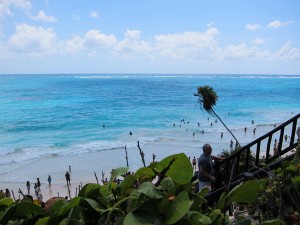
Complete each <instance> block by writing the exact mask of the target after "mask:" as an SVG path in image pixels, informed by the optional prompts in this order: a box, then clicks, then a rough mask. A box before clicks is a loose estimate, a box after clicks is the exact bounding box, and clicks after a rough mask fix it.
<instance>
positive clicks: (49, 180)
mask: <svg viewBox="0 0 300 225" xmlns="http://www.w3.org/2000/svg"><path fill="white" fill-rule="evenodd" d="M51 180H52V179H51V176H50V175H49V176H48V183H49V186H51Z"/></svg>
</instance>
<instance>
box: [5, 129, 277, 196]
mask: <svg viewBox="0 0 300 225" xmlns="http://www.w3.org/2000/svg"><path fill="white" fill-rule="evenodd" d="M256 127H259V125H256ZM266 128H269V129H264V130H261V129H260V128H259V129H257V134H256V136H253V133H252V129H251V128H250V126H249V130H248V133H247V134H245V133H244V131H243V128H240V129H239V130H238V132H237V131H236V132H237V133H235V135H237V137H238V139H239V140H242V141H243V143H246V144H247V143H249V141H252V140H254V139H256V138H258V137H260V136H261V135H262V134H264V133H265V132H267V131H269V130H271V129H272V127H271V126H270V127H266ZM186 132H187V135H183V134H185V133H186ZM174 134H175V135H176V136H174V137H172V138H171V139H170V138H164V137H162V138H161V139H160V140H159V141H155V142H151V143H147V144H145V145H143V146H141V149H142V150H143V151H144V153H145V161H146V165H149V164H150V162H151V161H152V160H153V159H152V155H153V154H155V155H156V159H155V160H157V161H160V160H162V159H163V158H165V157H167V156H169V155H172V154H177V153H182V152H183V153H185V154H186V155H187V156H188V157H190V159H191V160H192V158H193V157H196V158H198V157H199V156H200V154H201V152H202V146H203V144H205V143H210V144H211V145H212V146H213V154H215V155H217V154H219V153H221V152H222V150H224V148H225V149H227V150H229V141H230V139H231V137H230V136H229V135H228V134H227V132H226V133H224V138H222V139H221V138H220V136H219V135H220V134H219V133H216V132H212V133H205V134H201V133H199V134H196V136H195V138H194V137H193V136H192V133H191V132H189V131H182V132H179V133H178V132H175V133H174ZM216 135H218V136H216ZM221 147H223V149H222V148H221ZM127 152H128V160H129V171H136V170H137V169H139V168H140V167H142V166H143V164H142V160H141V158H140V154H139V150H138V148H137V146H136V147H130V148H127ZM69 165H70V166H71V173H70V175H71V186H70V187H71V197H74V196H75V195H76V188H77V193H78V187H79V185H81V184H82V186H84V185H85V184H87V183H97V181H96V178H95V174H94V173H96V175H97V177H98V180H99V184H102V182H101V179H102V172H104V173H105V176H104V178H107V179H109V178H110V171H111V170H112V169H115V168H118V167H126V166H127V165H126V159H125V150H124V149H112V150H108V151H96V152H89V153H84V154H78V155H76V154H72V155H52V156H51V157H48V156H47V157H41V158H36V159H32V160H29V161H25V162H21V163H14V164H10V165H1V166H0V168H1V171H2V172H1V174H0V179H1V182H0V189H2V190H5V189H6V188H9V190H13V191H14V193H15V197H16V198H18V197H19V194H18V190H19V188H20V189H21V190H22V192H23V193H24V194H25V193H27V188H26V181H27V180H28V181H30V183H31V194H32V193H33V197H34V198H36V196H35V194H34V188H33V187H34V183H35V182H36V180H37V178H40V181H41V184H42V185H41V193H42V195H43V200H44V201H46V200H47V199H49V198H51V197H57V196H58V193H59V196H60V197H65V196H68V195H69V194H68V188H67V184H66V180H65V173H66V171H68V170H69ZM48 175H51V178H52V185H51V187H49V186H48V181H47V178H48Z"/></svg>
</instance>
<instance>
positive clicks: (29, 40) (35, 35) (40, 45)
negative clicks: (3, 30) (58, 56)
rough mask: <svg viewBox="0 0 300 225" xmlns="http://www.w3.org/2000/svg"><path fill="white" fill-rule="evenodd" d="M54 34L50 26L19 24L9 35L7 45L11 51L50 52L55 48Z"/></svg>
mask: <svg viewBox="0 0 300 225" xmlns="http://www.w3.org/2000/svg"><path fill="white" fill-rule="evenodd" d="M55 45H56V34H55V33H54V31H53V30H52V29H51V28H48V29H45V28H43V27H34V26H30V25H27V24H21V25H18V26H17V27H16V33H15V34H14V35H13V36H11V37H10V39H9V40H8V43H7V46H8V49H10V50H11V51H13V52H18V53H29V54H33V55H34V54H40V53H42V54H43V53H52V52H53V51H55V49H56V46H55Z"/></svg>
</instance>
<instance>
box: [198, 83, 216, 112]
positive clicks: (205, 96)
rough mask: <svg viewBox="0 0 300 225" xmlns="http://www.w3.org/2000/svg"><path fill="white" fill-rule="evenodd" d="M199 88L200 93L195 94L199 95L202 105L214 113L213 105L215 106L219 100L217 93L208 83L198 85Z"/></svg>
mask: <svg viewBox="0 0 300 225" xmlns="http://www.w3.org/2000/svg"><path fill="white" fill-rule="evenodd" d="M197 89H198V93H197V94H195V95H196V96H198V97H199V101H200V103H201V104H200V105H201V107H203V109H205V110H206V111H207V112H208V113H212V109H213V106H215V105H216V103H217V101H218V95H217V93H216V92H215V91H214V89H213V88H212V87H210V86H208V85H204V86H201V87H198V88H197Z"/></svg>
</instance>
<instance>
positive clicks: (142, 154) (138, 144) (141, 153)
mask: <svg viewBox="0 0 300 225" xmlns="http://www.w3.org/2000/svg"><path fill="white" fill-rule="evenodd" d="M137 146H138V148H139V150H140V155H141V158H142V161H143V164H144V167H146V163H145V158H144V157H145V153H144V152H143V151H142V149H141V147H140V142H139V141H137Z"/></svg>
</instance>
